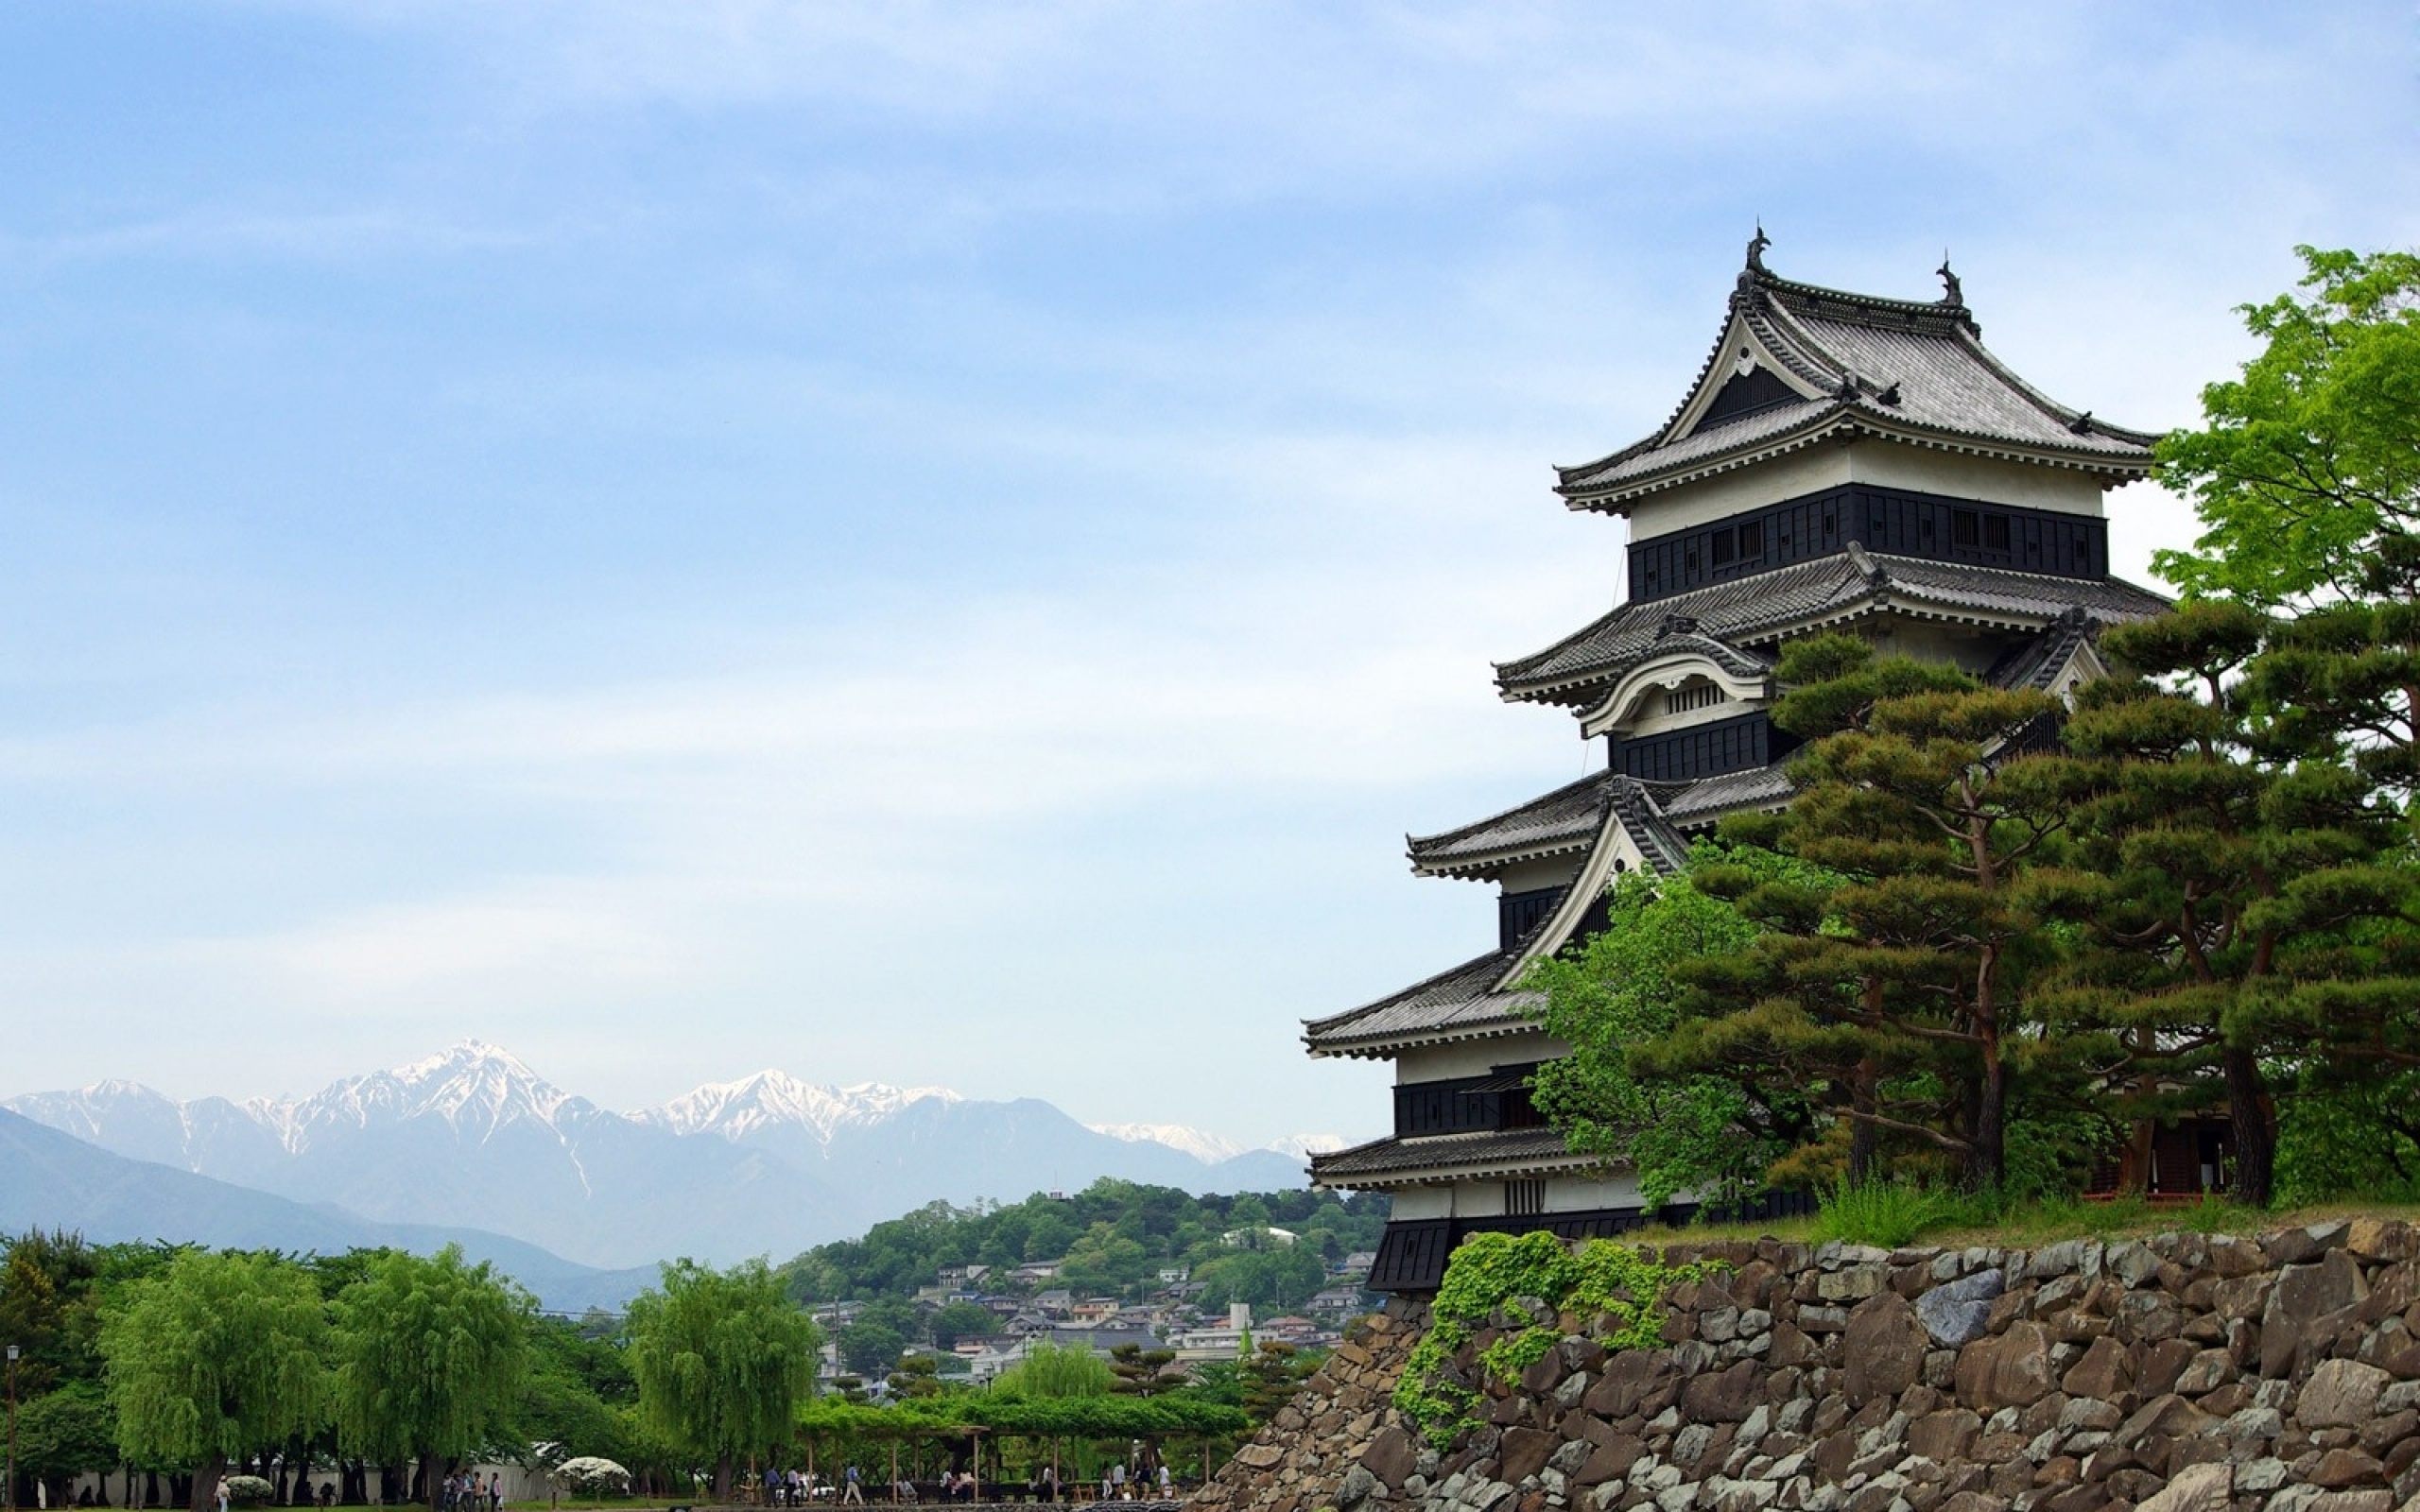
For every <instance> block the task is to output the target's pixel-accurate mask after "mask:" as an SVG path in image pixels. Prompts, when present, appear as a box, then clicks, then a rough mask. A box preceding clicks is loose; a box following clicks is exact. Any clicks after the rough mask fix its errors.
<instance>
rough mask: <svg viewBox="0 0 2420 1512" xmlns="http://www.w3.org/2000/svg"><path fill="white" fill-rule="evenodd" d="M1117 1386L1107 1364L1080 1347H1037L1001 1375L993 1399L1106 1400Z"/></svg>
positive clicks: (1032, 1347) (1047, 1344)
mask: <svg viewBox="0 0 2420 1512" xmlns="http://www.w3.org/2000/svg"><path fill="white" fill-rule="evenodd" d="M1116 1386H1117V1376H1116V1373H1115V1371H1113V1370H1111V1369H1110V1367H1109V1365H1108V1362H1106V1361H1104V1360H1103V1359H1101V1357H1100V1356H1099V1355H1097V1354H1095V1353H1093V1351H1092V1350H1090V1349H1085V1348H1084V1347H1083V1346H1082V1345H1080V1344H1049V1343H1036V1344H1029V1345H1028V1346H1026V1351H1025V1357H1024V1358H1023V1359H1021V1360H1019V1361H1018V1362H1017V1363H1016V1364H1014V1365H1012V1366H1009V1367H1008V1368H1007V1369H1006V1370H1003V1371H1001V1372H1000V1376H999V1379H998V1380H996V1381H994V1382H993V1383H992V1395H993V1396H994V1397H997V1398H999V1399H1001V1400H1007V1401H1050V1400H1060V1399H1063V1398H1069V1397H1106V1396H1108V1395H1109V1394H1110V1393H1111V1392H1112V1391H1114V1390H1115V1389H1116Z"/></svg>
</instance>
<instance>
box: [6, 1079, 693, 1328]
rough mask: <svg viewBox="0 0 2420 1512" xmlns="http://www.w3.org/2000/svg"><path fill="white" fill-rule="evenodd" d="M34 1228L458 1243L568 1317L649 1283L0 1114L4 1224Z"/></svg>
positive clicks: (122, 1235) (649, 1278) (107, 1236)
mask: <svg viewBox="0 0 2420 1512" xmlns="http://www.w3.org/2000/svg"><path fill="white" fill-rule="evenodd" d="M34 1228H41V1229H69V1230H71V1231H78V1232H81V1233H82V1234H83V1235H84V1237H85V1238H87V1239H90V1240H93V1241H95V1242H96V1243H101V1244H116V1243H122V1242H127V1241H133V1242H137V1243H140V1242H145V1241H153V1240H165V1241H168V1242H171V1243H179V1244H199V1245H207V1246H212V1247H214V1248H221V1247H225V1248H243V1249H252V1248H273V1249H289V1250H318V1251H320V1253H322V1254H334V1253H338V1252H341V1251H343V1250H347V1249H353V1248H360V1247H372V1246H393V1247H396V1248H399V1249H409V1250H414V1251H417V1252H419V1253H422V1254H427V1253H430V1252H433V1251H435V1250H437V1249H440V1248H441V1247H443V1246H446V1245H448V1244H458V1245H460V1246H462V1250H463V1253H465V1254H467V1255H468V1256H470V1257H471V1258H472V1259H473V1260H487V1261H493V1262H494V1263H495V1264H496V1267H497V1268H498V1269H500V1270H503V1271H504V1272H506V1273H507V1274H509V1275H510V1276H511V1277H512V1278H513V1279H514V1280H518V1281H520V1282H521V1284H522V1285H524V1286H527V1288H529V1290H530V1291H532V1292H534V1293H536V1294H537V1296H538V1298H539V1300H540V1302H541V1303H542V1304H544V1306H546V1307H549V1308H554V1309H557V1310H559V1311H564V1312H581V1311H584V1310H586V1309H587V1308H590V1307H605V1308H609V1309H610V1308H618V1307H620V1306H621V1305H622V1304H623V1303H624V1302H626V1301H628V1300H629V1299H630V1298H631V1297H632V1296H633V1295H635V1294H636V1293H637V1292H638V1291H639V1290H640V1289H641V1288H643V1287H645V1286H648V1285H649V1284H650V1283H652V1282H653V1280H655V1272H654V1270H653V1268H652V1267H648V1268H642V1269H633V1270H626V1271H618V1272H609V1271H601V1270H597V1269H595V1268H593V1267H590V1266H586V1265H577V1264H574V1263H571V1262H569V1261H567V1260H564V1259H562V1257H561V1256H558V1255H553V1254H549V1253H547V1252H546V1251H545V1250H544V1249H541V1248H539V1247H538V1246H535V1245H530V1244H525V1243H523V1242H522V1241H520V1240H517V1239H509V1238H506V1237H504V1236H503V1235H501V1234H494V1233H489V1232H485V1231H483V1230H480V1229H458V1228H438V1227H432V1226H428V1225H420V1224H382V1223H372V1222H370V1221H369V1220H367V1219H364V1218H360V1217H357V1216H355V1215H354V1214H353V1213H350V1212H346V1211H343V1210H341V1209H338V1208H334V1207H316V1206H305V1205H304V1204H302V1203H298V1202H294V1201H290V1200H288V1199H286V1198H285V1197H280V1196H275V1195H272V1194H268V1193H266V1192H255V1191H251V1190H250V1189H248V1188H245V1187H240V1186H236V1185H233V1183H230V1182H226V1181H218V1180H214V1179H212V1178H211V1177H204V1176H196V1175H194V1174H193V1173H192V1172H190V1171H180V1170H177V1169H175V1168H173V1167H171V1166H166V1165H161V1164H157V1163H154V1162H151V1161H147V1160H129V1159H127V1158H126V1157H125V1156H122V1155H113V1154H112V1153H111V1152H109V1151H108V1150H104V1149H101V1148H100V1147H98V1146H97V1145H94V1144H90V1143H85V1142H84V1141H82V1140H79V1139H77V1138H75V1137H73V1136H71V1135H68V1134H65V1133H62V1132H61V1131H60V1130H58V1129H54V1128H48V1127H45V1126H43V1125H41V1124H37V1123H35V1122H34V1121H33V1120H31V1119H28V1118H24V1117H21V1116H19V1115H18V1114H15V1113H11V1112H8V1111H5V1110H0V1231H7V1232H13V1233H21V1232H23V1231H25V1230H26V1229H34Z"/></svg>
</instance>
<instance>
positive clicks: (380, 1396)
mask: <svg viewBox="0 0 2420 1512" xmlns="http://www.w3.org/2000/svg"><path fill="white" fill-rule="evenodd" d="M534 1305H535V1304H534V1303H533V1302H532V1301H531V1299H530V1297H529V1296H528V1294H527V1293H526V1292H524V1291H522V1290H521V1289H520V1288H519V1287H518V1286H515V1285H514V1284H512V1282H510V1280H506V1279H504V1278H503V1277H501V1276H499V1275H497V1274H496V1272H495V1269H494V1267H493V1266H492V1265H490V1264H489V1263H487V1262H485V1261H481V1262H480V1263H477V1264H475V1265H472V1264H467V1263H464V1261H463V1259H462V1251H461V1249H460V1248H459V1247H458V1246H454V1245H448V1246H445V1247H444V1248H443V1249H441V1250H440V1251H439V1252H438V1253H437V1254H436V1255H434V1256H431V1257H426V1258H423V1257H422V1256H419V1255H409V1254H406V1253H404V1252H402V1251H401V1250H386V1251H382V1252H378V1253H376V1254H373V1255H371V1256H368V1257H366V1260H365V1263H364V1264H363V1269H362V1276H361V1279H360V1280H356V1281H354V1282H353V1283H352V1284H350V1285H348V1286H346V1287H345V1288H344V1290H343V1291H342V1292H341V1293H339V1294H338V1295H337V1320H338V1325H339V1326H338V1331H337V1355H338V1360H339V1364H338V1365H337V1379H336V1388H337V1432H338V1435H339V1437H340V1438H341V1439H342V1441H343V1442H344V1443H345V1445H346V1447H347V1448H349V1449H350V1450H352V1451H353V1452H354V1453H357V1454H361V1455H363V1456H365V1457H366V1458H369V1459H372V1460H378V1461H393V1460H412V1461H416V1462H417V1463H418V1465H419V1467H420V1473H421V1476H422V1480H423V1491H424V1493H425V1494H426V1495H427V1496H428V1498H429V1500H430V1504H431V1505H435V1504H437V1502H438V1499H439V1492H440V1489H441V1486H440V1483H441V1479H442V1476H443V1472H444V1469H445V1467H446V1466H447V1465H448V1464H449V1463H451V1462H455V1461H458V1460H461V1459H464V1458H466V1457H468V1456H469V1455H471V1454H472V1453H474V1452H476V1451H478V1450H481V1449H486V1448H489V1447H491V1446H493V1445H494V1444H496V1443H498V1442H500V1441H501V1440H502V1439H504V1438H505V1437H506V1436H507V1433H508V1430H509V1429H510V1425H511V1423H512V1421H513V1419H514V1417H515V1415H516V1413H517V1412H518V1410H519V1409H520V1407H521V1406H522V1394H523V1390H524V1388H525V1386H526V1384H527V1377H528V1368H529V1328H530V1314H531V1311H532V1309H533V1307H534Z"/></svg>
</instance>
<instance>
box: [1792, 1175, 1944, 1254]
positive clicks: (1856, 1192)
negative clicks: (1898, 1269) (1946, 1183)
mask: <svg viewBox="0 0 2420 1512" xmlns="http://www.w3.org/2000/svg"><path fill="white" fill-rule="evenodd" d="M1977 1207H1978V1204H1976V1203H1975V1201H1974V1200H1973V1199H1971V1198H1961V1197H1959V1196H1957V1195H1955V1194H1951V1193H1947V1192H1943V1191H1939V1190H1936V1189H1934V1188H1931V1187H1927V1186H1925V1185H1923V1184H1922V1183H1921V1182H1917V1181H1913V1180H1910V1179H1909V1178H1908V1177H1892V1178H1891V1179H1890V1180H1888V1181H1868V1182H1867V1183H1865V1185H1863V1186H1861V1187H1852V1186H1850V1185H1849V1184H1848V1183H1847V1182H1845V1181H1843V1182H1841V1184H1840V1185H1839V1186H1836V1187H1834V1188H1833V1189H1832V1190H1831V1191H1829V1192H1826V1193H1825V1194H1824V1209H1823V1211H1822V1212H1820V1213H1818V1214H1817V1215H1816V1218H1815V1232H1816V1234H1817V1235H1818V1236H1820V1237H1822V1238H1824V1239H1838V1240H1840V1241H1841V1242H1842V1243H1843V1244H1851V1245H1874V1246H1879V1247H1880V1248H1883V1249H1896V1248H1898V1247H1899V1246H1901V1245H1906V1244H1911V1243H1913V1242H1914V1241H1915V1240H1916V1239H1917V1238H1918V1237H1919V1236H1920V1235H1922V1234H1924V1233H1925V1232H1926V1231H1927V1230H1928V1229H1942V1228H1946V1227H1948V1226H1950V1225H1952V1224H1957V1223H1962V1222H1969V1221H1972V1220H1973V1219H1975V1218H1976V1217H1978V1216H1979V1213H1978V1212H1977V1211H1976V1209H1977Z"/></svg>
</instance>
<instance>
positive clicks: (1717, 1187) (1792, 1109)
mask: <svg viewBox="0 0 2420 1512" xmlns="http://www.w3.org/2000/svg"><path fill="white" fill-rule="evenodd" d="M1717 866H1722V867H1728V868H1731V871H1732V873H1733V874H1735V875H1738V876H1742V877H1755V878H1759V879H1762V880H1765V881H1771V882H1773V883H1776V884H1779V883H1787V882H1790V881H1793V880H1794V881H1796V882H1799V883H1802V884H1805V883H1813V882H1817V881H1819V880H1821V878H1820V873H1818V872H1817V871H1816V870H1815V869H1814V868H1806V867H1804V866H1803V865H1801V864H1799V863H1796V862H1795V861H1793V860H1791V859H1790V858H1788V857H1784V856H1781V855H1779V854H1778V853H1777V852H1773V851H1759V850H1753V849H1736V850H1730V851H1726V850H1723V849H1720V848H1717V847H1715V846H1711V845H1701V846H1700V847H1699V848H1698V849H1697V851H1696V852H1695V853H1694V855H1693V857H1692V868H1693V871H1692V873H1685V874H1683V875H1681V876H1677V877H1668V878H1657V877H1654V876H1651V875H1650V874H1648V873H1645V872H1633V873H1630V874H1628V875H1626V876H1624V877H1622V878H1620V879H1618V880H1617V881H1616V884H1615V885H1614V887H1613V890H1612V892H1611V894H1610V895H1609V897H1608V899H1607V922H1606V925H1605V928H1604V929H1603V931H1602V932H1600V933H1599V934H1597V935H1595V936H1591V937H1590V938H1589V939H1588V940H1587V941H1586V943H1585V944H1583V945H1582V947H1581V948H1580V949H1579V950H1578V951H1577V952H1575V953H1572V954H1565V955H1555V956H1549V957H1546V958H1544V959H1542V960H1540V961H1539V962H1537V963H1536V965H1535V966H1533V967H1532V968H1531V970H1530V976H1529V978H1528V981H1527V984H1526V985H1527V986H1528V987H1529V988H1530V989H1532V990H1534V991H1536V992H1538V993H1540V994H1541V997H1542V1000H1543V1006H1542V1008H1541V1010H1540V1012H1539V1019H1540V1022H1541V1023H1542V1024H1543V1026H1544V1027H1545V1029H1546V1030H1547V1033H1549V1034H1551V1035H1553V1036H1555V1037H1556V1038H1557V1039H1559V1040H1564V1042H1565V1043H1567V1044H1569V1045H1570V1046H1571V1053H1570V1054H1569V1055H1568V1056H1566V1057H1564V1058H1562V1059H1559V1060H1554V1061H1550V1062H1548V1063H1547V1064H1546V1065H1544V1066H1542V1067H1540V1068H1539V1069H1538V1072H1537V1076H1536V1083H1535V1088H1536V1090H1535V1096H1536V1099H1537V1104H1538V1107H1539V1108H1540V1110H1542V1111H1543V1112H1545V1113H1546V1114H1547V1117H1548V1118H1549V1119H1550V1120H1552V1121H1553V1122H1554V1123H1555V1124H1556V1125H1557V1126H1558V1127H1560V1128H1562V1129H1563V1131H1564V1136H1565V1138H1566V1139H1567V1140H1568V1141H1569V1142H1570V1144H1571V1147H1572V1148H1573V1149H1574V1150H1577V1151H1580V1152H1582V1153H1583V1154H1589V1155H1597V1156H1601V1157H1603V1158H1604V1159H1606V1160H1609V1161H1622V1162H1626V1163H1629V1164H1630V1165H1632V1166H1634V1168H1635V1169H1636V1171H1637V1173H1638V1185H1639V1194H1640V1197H1641V1200H1643V1201H1644V1202H1646V1203H1647V1204H1648V1205H1649V1206H1651V1207H1658V1206H1661V1205H1662V1204H1664V1203H1665V1202H1667V1201H1669V1200H1670V1199H1671V1198H1672V1197H1673V1196H1674V1195H1675V1194H1679V1193H1681V1192H1685V1191H1686V1192H1693V1193H1697V1194H1703V1197H1704V1198H1705V1199H1707V1200H1712V1201H1729V1200H1736V1199H1737V1198H1739V1197H1742V1196H1745V1195H1748V1194H1751V1193H1754V1192H1756V1191H1759V1190H1761V1189H1762V1188H1763V1187H1764V1186H1765V1184H1766V1179H1767V1176H1766V1173H1767V1169H1768V1168H1769V1167H1770V1166H1771V1165H1772V1163H1773V1162H1774V1161H1775V1160H1779V1159H1780V1158H1781V1157H1782V1156H1783V1155H1785V1154H1787V1153H1788V1152H1789V1150H1791V1149H1793V1148H1795V1147H1797V1146H1798V1145H1799V1144H1801V1143H1805V1142H1806V1139H1807V1138H1809V1137H1810V1135H1811V1132H1812V1124H1813V1109H1812V1107H1811V1106H1810V1104H1809V1102H1808V1100H1807V1098H1806V1095H1805V1092H1804V1091H1803V1090H1802V1089H1801V1088H1800V1087H1799V1086H1798V1085H1797V1084H1796V1083H1794V1082H1793V1081H1791V1080H1789V1079H1788V1078H1781V1077H1776V1078H1772V1079H1766V1078H1760V1077H1757V1076H1755V1075H1751V1074H1730V1073H1729V1072H1728V1071H1723V1072H1717V1071H1712V1070H1709V1071H1705V1072H1682V1073H1678V1074H1671V1075H1659V1074H1653V1073H1652V1072H1648V1071H1645V1070H1643V1069H1642V1068H1641V1067H1640V1066H1639V1065H1638V1064H1636V1063H1635V1062H1634V1055H1635V1054H1636V1053H1637V1052H1638V1051H1640V1050H1641V1049H1642V1048H1643V1047H1646V1046H1649V1045H1651V1044H1652V1043H1653V1042H1655V1041H1657V1040H1660V1039H1662V1038H1663V1037H1664V1036H1666V1035H1668V1034H1670V1033H1671V1032H1672V1031H1673V1030H1674V1029H1675V1028H1677V1027H1678V1025H1679V1024H1680V1022H1681V1021H1682V1019H1683V1018H1684V1017H1685V1014H1686V1012H1687V1005H1688V998H1689V992H1690V988H1688V987H1687V986H1686V985H1685V981H1684V979H1683V977H1684V973H1685V971H1687V970H1688V969H1689V968H1690V967H1691V966H1692V965H1694V964H1695V963H1697V962H1700V961H1704V960H1708V959H1716V958H1720V957H1722V956H1726V955H1730V954H1736V953H1737V952H1739V951H1742V950H1745V949H1747V948H1748V947H1749V946H1750V944H1752V943H1753V942H1754V941H1755V937H1756V936H1757V935H1758V934H1760V933H1761V932H1762V931H1761V926H1760V925H1758V924H1757V923H1756V922H1755V920H1753V919H1749V918H1748V917H1747V916H1745V915H1743V914H1742V913H1740V911H1739V910H1738V909H1737V908H1734V907H1733V906H1732V905H1731V904H1730V903H1729V902H1725V901H1724V900H1722V899H1720V898H1717V897H1713V896H1711V895H1709V894H1707V893H1706V892H1704V891H1703V890H1702V889H1701V888H1700V887H1699V886H1698V885H1697V882H1696V880H1695V875H1694V870H1695V868H1712V867H1717ZM1743 1069H1744V1068H1743Z"/></svg>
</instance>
